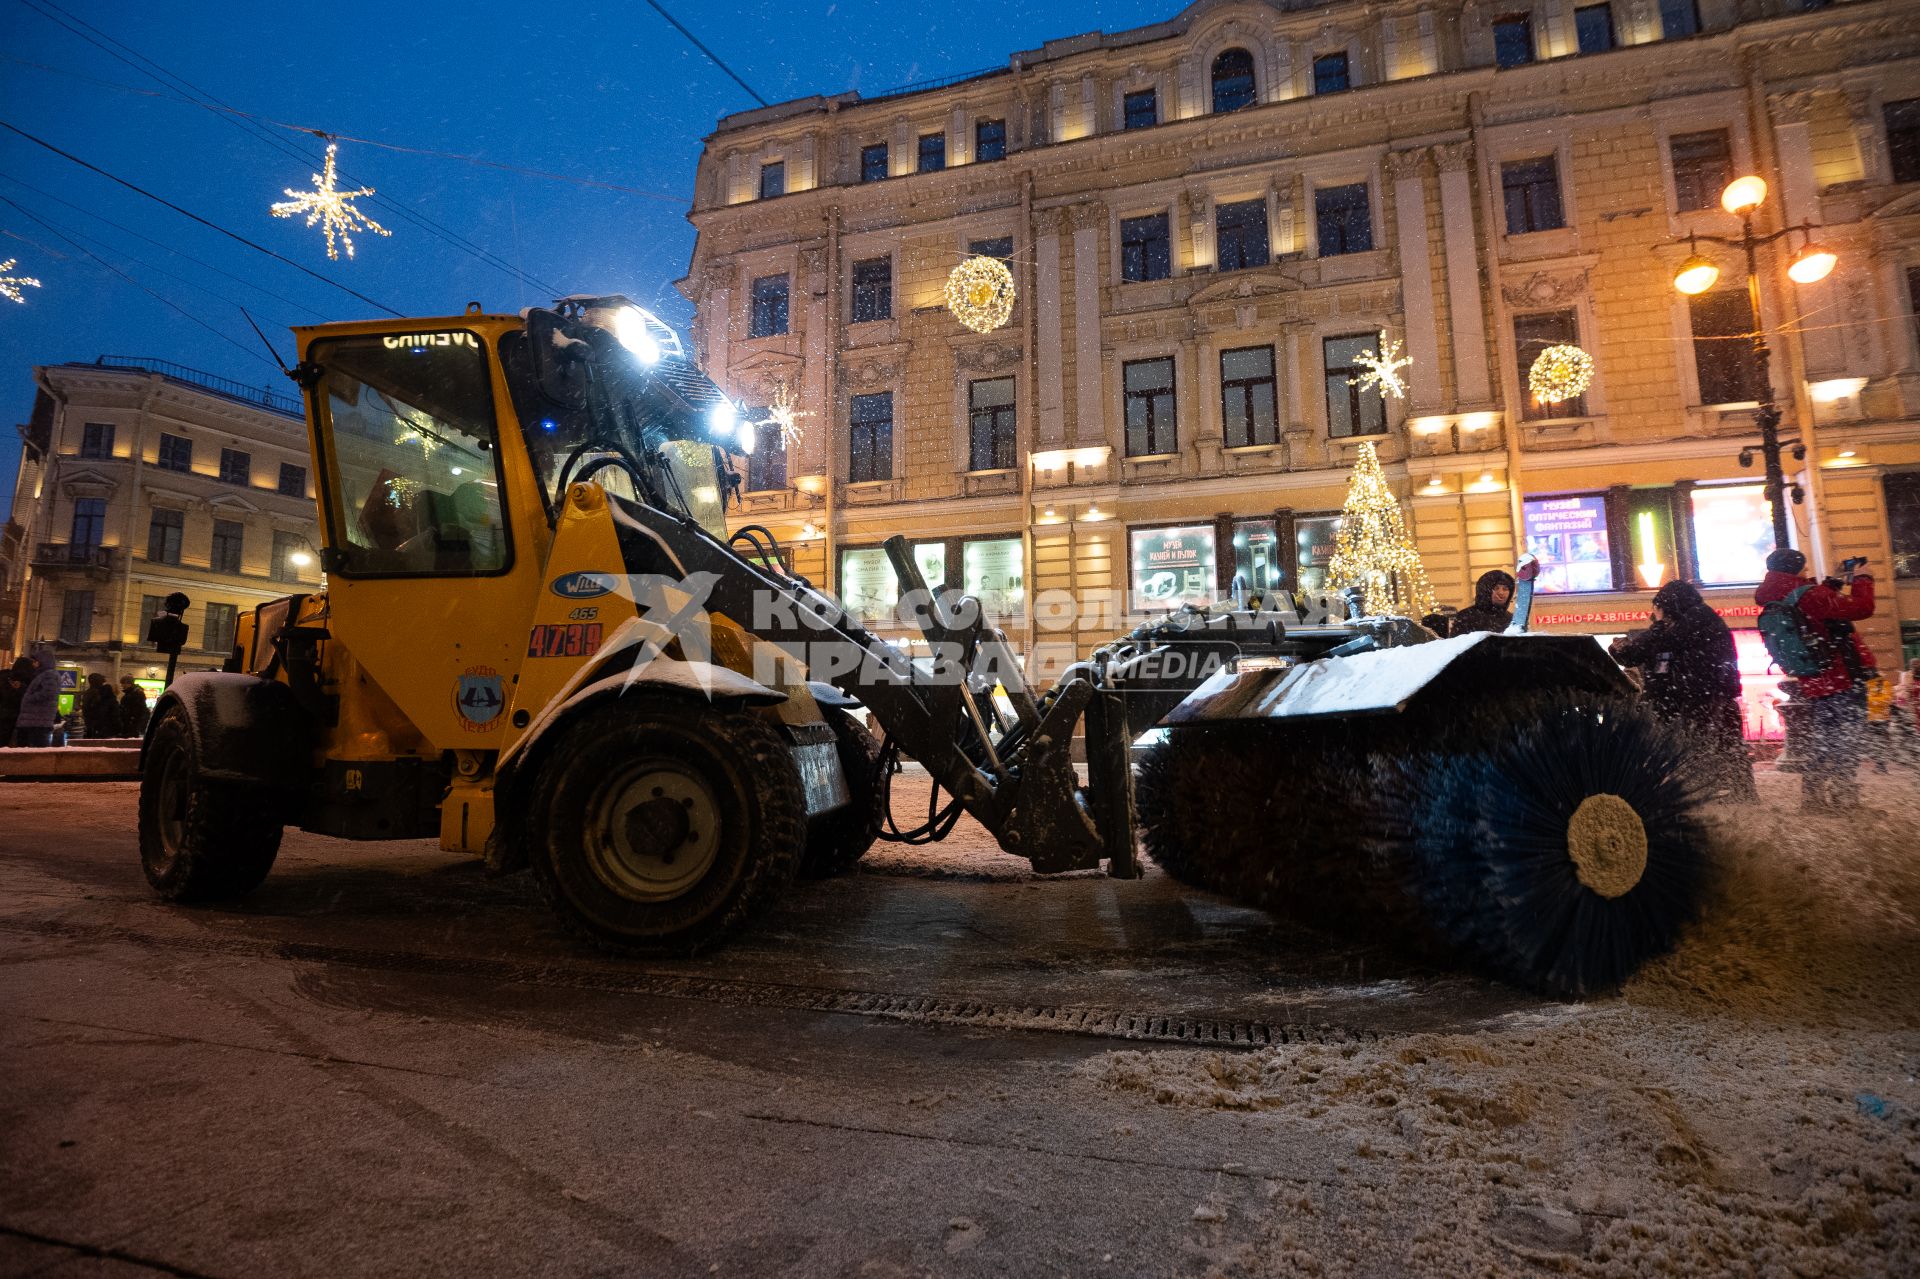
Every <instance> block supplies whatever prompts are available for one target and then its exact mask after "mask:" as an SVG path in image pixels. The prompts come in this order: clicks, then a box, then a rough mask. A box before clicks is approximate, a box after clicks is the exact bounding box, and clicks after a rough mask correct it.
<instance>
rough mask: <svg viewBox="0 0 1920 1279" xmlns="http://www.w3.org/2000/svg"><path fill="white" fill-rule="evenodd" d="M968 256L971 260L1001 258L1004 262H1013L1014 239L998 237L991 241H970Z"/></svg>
mask: <svg viewBox="0 0 1920 1279" xmlns="http://www.w3.org/2000/svg"><path fill="white" fill-rule="evenodd" d="M967 256H968V257H970V258H999V259H1000V260H1001V261H1002V262H1011V261H1013V237H1012V236H1010V235H998V236H995V237H994V238H993V239H991V240H968V241H967Z"/></svg>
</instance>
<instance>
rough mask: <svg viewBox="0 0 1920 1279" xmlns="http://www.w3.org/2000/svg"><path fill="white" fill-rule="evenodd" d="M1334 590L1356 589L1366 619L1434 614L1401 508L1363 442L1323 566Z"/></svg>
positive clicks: (1369, 447) (1430, 593) (1376, 459)
mask: <svg viewBox="0 0 1920 1279" xmlns="http://www.w3.org/2000/svg"><path fill="white" fill-rule="evenodd" d="M1327 585H1328V586H1329V587H1330V588H1331V589H1333V590H1336V591H1337V590H1345V589H1346V588H1347V587H1349V586H1358V587H1359V588H1360V589H1361V591H1362V592H1363V593H1364V600H1365V608H1366V612H1367V613H1368V614H1369V615H1377V614H1381V613H1395V614H1398V615H1400V616H1402V617H1425V616H1426V615H1427V614H1428V613H1431V612H1433V610H1434V600H1433V587H1432V585H1430V584H1429V583H1428V581H1427V570H1426V569H1425V568H1423V567H1422V566H1421V564H1420V552H1418V551H1416V550H1414V549H1413V539H1412V538H1411V537H1409V536H1408V535H1407V526H1406V522H1405V521H1404V520H1402V519H1401V518H1400V502H1399V499H1397V498H1395V497H1394V495H1393V490H1392V489H1390V488H1388V487H1387V477H1386V476H1385V475H1384V474H1382V473H1381V470H1380V458H1379V457H1378V455H1376V454H1375V453H1374V451H1373V445H1372V444H1370V443H1367V442H1366V441H1362V442H1361V444H1360V453H1359V456H1358V457H1357V458H1356V459H1355V460H1354V466H1353V479H1352V481H1351V482H1349V483H1348V485H1347V502H1346V505H1345V506H1343V507H1342V508H1341V509H1340V533H1339V540H1338V541H1337V542H1336V543H1335V544H1334V552H1333V562H1332V563H1331V564H1329V565H1328V566H1327Z"/></svg>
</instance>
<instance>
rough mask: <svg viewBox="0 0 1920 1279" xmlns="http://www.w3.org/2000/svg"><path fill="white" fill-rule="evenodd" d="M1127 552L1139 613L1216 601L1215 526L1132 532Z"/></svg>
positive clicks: (1133, 603)
mask: <svg viewBox="0 0 1920 1279" xmlns="http://www.w3.org/2000/svg"><path fill="white" fill-rule="evenodd" d="M1127 551H1128V559H1129V560H1130V561H1131V567H1132V570H1133V572H1132V586H1133V591H1132V595H1133V598H1132V600H1131V601H1130V602H1131V604H1132V605H1133V609H1134V611H1135V612H1144V611H1147V610H1150V609H1163V608H1164V609H1175V608H1179V607H1180V606H1181V605H1183V604H1198V605H1207V604H1211V603H1213V602H1214V597H1215V594H1216V589H1215V588H1216V585H1217V583H1218V580H1219V579H1218V576H1217V574H1218V572H1219V570H1218V569H1217V568H1216V567H1215V564H1216V560H1215V548H1214V539H1213V525H1211V524H1182V525H1175V526H1172V527H1161V528H1134V529H1128V530H1127Z"/></svg>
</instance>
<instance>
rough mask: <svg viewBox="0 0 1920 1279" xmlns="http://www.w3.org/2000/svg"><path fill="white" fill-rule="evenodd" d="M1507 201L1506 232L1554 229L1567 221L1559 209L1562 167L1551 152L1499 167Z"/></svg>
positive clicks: (1503, 192)
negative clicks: (1535, 158)
mask: <svg viewBox="0 0 1920 1279" xmlns="http://www.w3.org/2000/svg"><path fill="white" fill-rule="evenodd" d="M1500 191H1501V194H1502V195H1503V196H1504V197H1505V199H1506V204H1507V234H1508V235H1525V234H1527V233H1528V232H1529V231H1552V230H1555V229H1557V228H1559V227H1563V226H1565V225H1566V224H1567V219H1566V215H1565V214H1564V212H1563V211H1562V210H1561V208H1560V166H1559V165H1558V164H1557V163H1556V162H1555V161H1554V158H1553V157H1552V156H1550V155H1543V156H1541V157H1540V158H1539V159H1537V160H1515V161H1513V162H1512V163H1510V164H1503V165H1501V166H1500Z"/></svg>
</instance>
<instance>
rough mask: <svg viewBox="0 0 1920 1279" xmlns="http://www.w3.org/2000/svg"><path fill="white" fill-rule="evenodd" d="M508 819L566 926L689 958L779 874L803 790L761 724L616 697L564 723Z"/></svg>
mask: <svg viewBox="0 0 1920 1279" xmlns="http://www.w3.org/2000/svg"><path fill="white" fill-rule="evenodd" d="M520 825H521V829H522V830H523V831H525V832H528V835H527V843H528V853H529V860H530V861H531V863H532V866H533V872H534V875H535V878H536V880H537V882H538V883H539V885H540V888H541V891H542V893H543V894H544V895H545V896H546V897H547V899H548V900H549V902H550V903H551V904H552V905H553V906H554V908H555V909H556V910H557V911H558V912H559V914H560V917H561V919H562V920H563V921H564V922H565V923H566V924H567V925H568V926H570V927H571V928H573V929H574V930H575V931H578V932H582V933H585V934H586V935H587V936H589V937H590V938H592V939H593V940H595V941H597V942H599V943H601V944H603V945H607V946H611V947H615V948H617V949H621V950H628V951H633V952H637V953H641V954H650V955H690V954H693V953H695V952H697V951H699V950H702V949H705V948H706V947H709V946H712V945H714V944H716V943H718V942H720V941H722V940H724V939H725V938H727V937H728V936H730V935H731V934H733V933H735V932H737V931H738V930H739V929H740V928H741V927H743V926H744V925H745V924H747V923H748V922H749V921H750V920H752V919H753V918H754V917H755V916H757V915H758V914H760V912H762V911H763V910H765V909H766V908H767V907H768V906H769V905H771V904H772V903H773V901H774V899H775V898H777V897H778V896H779V895H780V893H781V892H782V891H783V890H784V889H785V888H786V887H787V886H788V885H789V884H791V883H792V882H793V879H794V875H795V872H796V870H797V868H798V866H799V861H800V854H801V849H802V848H803V846H804V842H805V838H806V800H805V795H804V793H803V791H802V789H801V785H800V777H799V774H798V773H797V772H796V770H795V769H794V766H793V760H792V756H791V755H790V754H789V753H788V750H787V745H786V741H785V739H784V738H782V737H781V735H780V733H779V731H778V730H777V729H776V728H774V727H773V725H771V724H770V723H768V722H767V721H766V720H764V719H761V718H759V717H758V716H756V715H753V714H751V713H747V712H740V711H725V710H720V709H718V708H716V707H713V706H709V705H706V704H704V703H696V702H689V701H684V700H680V699H676V698H671V697H626V698H622V699H620V700H618V701H615V702H613V703H611V704H609V705H606V706H603V707H600V708H598V709H596V710H593V711H589V712H588V713H587V714H586V715H584V716H583V717H582V718H581V719H580V720H579V722H577V723H575V724H574V725H572V726H571V728H569V729H568V730H566V735H565V737H564V738H563V739H562V740H561V741H560V742H559V743H558V744H557V745H556V746H555V747H554V750H553V752H552V754H550V755H549V756H548V757H547V759H546V761H545V762H544V763H543V764H542V766H541V768H540V773H539V776H538V778H537V779H536V781H535V784H534V786H533V788H532V793H531V794H530V795H529V809H528V811H527V813H526V814H525V815H524V817H523V819H522V821H521V824H520Z"/></svg>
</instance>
